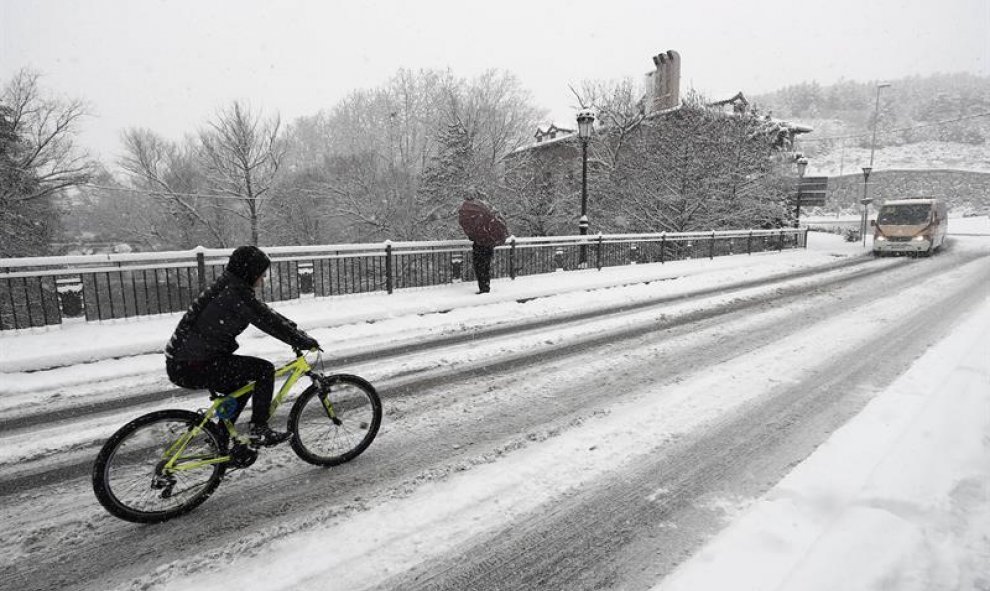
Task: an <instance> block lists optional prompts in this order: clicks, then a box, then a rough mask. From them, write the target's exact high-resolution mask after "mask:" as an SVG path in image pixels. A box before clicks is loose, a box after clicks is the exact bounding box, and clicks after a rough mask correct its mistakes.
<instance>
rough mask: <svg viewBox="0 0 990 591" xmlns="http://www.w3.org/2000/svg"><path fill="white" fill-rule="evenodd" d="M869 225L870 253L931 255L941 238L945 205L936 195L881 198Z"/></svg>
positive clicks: (945, 224)
mask: <svg viewBox="0 0 990 591" xmlns="http://www.w3.org/2000/svg"><path fill="white" fill-rule="evenodd" d="M870 224H871V225H872V226H873V255H874V256H883V255H885V254H887V253H906V254H912V255H915V256H917V255H919V254H923V255H925V256H929V255H931V254H932V253H933V252H935V251H936V250H938V249H939V248H940V247H941V246H942V244H943V243H944V242H945V234H946V232H947V231H948V228H949V215H948V208H947V207H946V205H945V202H944V201H942V200H940V199H896V200H891V201H884V203H883V205H882V206H881V207H880V212H879V213H878V214H877V219H876V221H873V222H870Z"/></svg>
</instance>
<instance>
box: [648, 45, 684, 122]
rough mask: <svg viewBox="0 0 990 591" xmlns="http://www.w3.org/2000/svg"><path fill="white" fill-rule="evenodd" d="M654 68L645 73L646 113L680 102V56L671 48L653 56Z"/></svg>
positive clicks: (667, 107)
mask: <svg viewBox="0 0 990 591" xmlns="http://www.w3.org/2000/svg"><path fill="white" fill-rule="evenodd" d="M653 65H654V66H656V70H654V71H653V72H649V73H648V74H647V75H646V81H647V86H646V101H645V103H646V104H645V106H646V114H647V115H649V114H650V113H655V112H657V111H663V110H666V109H672V108H674V107H676V106H677V105H679V104H680V102H681V56H680V54H678V53H677V52H676V51H674V50H673V49H671V50H668V51H666V52H664V53H661V54H659V55H655V56H653Z"/></svg>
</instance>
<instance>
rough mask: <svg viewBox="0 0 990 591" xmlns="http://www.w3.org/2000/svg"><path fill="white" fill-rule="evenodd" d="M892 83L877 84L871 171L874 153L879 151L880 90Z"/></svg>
mask: <svg viewBox="0 0 990 591" xmlns="http://www.w3.org/2000/svg"><path fill="white" fill-rule="evenodd" d="M889 86H890V83H888V82H881V83H880V84H877V101H876V104H874V105H873V139H872V140H871V141H870V169H871V170H872V169H873V153H874V152H875V151H876V149H877V122H878V121H880V90H881V89H883V88H888V87H889Z"/></svg>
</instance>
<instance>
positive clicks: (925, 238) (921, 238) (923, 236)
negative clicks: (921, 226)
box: [914, 234, 928, 242]
mask: <svg viewBox="0 0 990 591" xmlns="http://www.w3.org/2000/svg"><path fill="white" fill-rule="evenodd" d="M914 239H915V241H916V242H922V241H925V240H928V236H925V235H924V234H918V235H917V236H915V237H914Z"/></svg>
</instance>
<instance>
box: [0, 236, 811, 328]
mask: <svg viewBox="0 0 990 591" xmlns="http://www.w3.org/2000/svg"><path fill="white" fill-rule="evenodd" d="M807 240H808V234H807V229H792V228H783V229H774V230H744V231H718V232H716V231H712V232H688V233H676V234H674V233H660V234H610V235H602V234H599V235H597V236H554V237H534V238H515V237H512V238H510V239H509V241H508V243H507V244H505V245H504V246H500V247H498V248H497V249H496V253H495V259H494V261H493V263H492V276H493V277H511V278H513V279H515V278H516V277H519V276H523V275H533V274H538V273H550V272H554V271H561V270H563V271H568V270H573V269H579V268H585V267H596V268H598V269H601V268H603V267H614V266H619V265H628V264H635V263H655V262H659V263H665V262H667V261H674V260H684V259H693V258H714V257H716V256H725V255H731V254H752V253H756V252H765V251H775V250H783V249H789V248H801V247H805V246H807ZM470 246H471V243H470V242H468V241H466V240H449V241H436V242H391V241H385V242H384V243H376V244H339V245H328V246H278V247H270V248H269V247H266V248H265V252H267V253H268V255H269V257H271V259H272V266H271V269H270V270H269V273H268V278H267V279H266V281H265V285H264V287H263V288H262V290H261V293H260V295H261V297H262V298H263V299H264V300H265V301H270V302H271V301H282V300H290V299H298V298H305V297H328V296H335V295H343V294H354V293H362V292H374V291H385V292H388V293H392V292H393V291H395V290H396V289H405V288H410V287H423V286H430V285H442V284H447V283H453V282H455V281H473V280H474V270H473V268H472V267H471V264H470V261H471V257H470ZM231 252H232V251H231V250H229V249H206V248H198V249H195V250H192V251H172V252H159V253H134V254H108V255H89V256H64V257H30V258H16V259H0V330H17V329H24V328H32V327H41V326H48V325H57V324H61V323H62V322H63V320H64V319H76V318H78V319H85V320H87V321H101V320H110V319H116V318H129V317H134V316H148V315H154V314H165V313H172V312H179V311H182V310H185V309H186V308H187V307H188V306H189V304H190V303H191V302H192V300H193V298H195V296H196V295H197V294H198V293H199V292H200V291H202V290H203V289H204V288H205V287H206V286H208V285H209V284H210V283H212V282H213V281H214V280H215V279H216V278H217V277H218V276H219V275H220V274H221V273H222V272H223V267H224V264H225V263H226V262H227V257H229V256H230V253H231ZM582 261H583V262H582Z"/></svg>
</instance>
